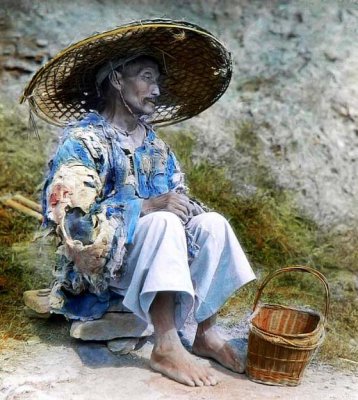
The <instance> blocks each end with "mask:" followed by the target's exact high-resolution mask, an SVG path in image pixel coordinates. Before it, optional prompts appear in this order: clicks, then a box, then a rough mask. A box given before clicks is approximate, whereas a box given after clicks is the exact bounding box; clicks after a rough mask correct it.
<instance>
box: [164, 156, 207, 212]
mask: <svg viewBox="0 0 358 400" xmlns="http://www.w3.org/2000/svg"><path fill="white" fill-rule="evenodd" d="M168 182H169V190H170V191H174V192H176V193H182V194H185V195H187V196H188V197H189V202H190V206H191V210H190V216H191V217H193V216H195V215H198V214H202V213H204V212H205V211H208V209H207V207H205V206H204V205H203V204H202V203H201V202H200V201H198V200H196V199H194V198H193V197H191V196H190V191H189V188H188V187H187V186H186V185H185V174H184V173H183V172H182V171H181V169H180V165H179V163H178V160H177V158H176V157H175V155H174V153H173V152H172V151H169V156H168Z"/></svg>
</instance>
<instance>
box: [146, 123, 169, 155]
mask: <svg viewBox="0 0 358 400" xmlns="http://www.w3.org/2000/svg"><path fill="white" fill-rule="evenodd" d="M147 140H149V142H150V143H151V144H152V145H153V146H154V147H156V148H157V149H159V150H160V151H162V152H166V153H169V151H170V147H169V145H168V144H167V143H166V142H165V141H164V140H163V139H161V138H160V137H159V136H158V135H157V134H156V132H155V131H154V130H153V129H149V131H148V135H147Z"/></svg>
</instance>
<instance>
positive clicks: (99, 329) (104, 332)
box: [70, 313, 153, 340]
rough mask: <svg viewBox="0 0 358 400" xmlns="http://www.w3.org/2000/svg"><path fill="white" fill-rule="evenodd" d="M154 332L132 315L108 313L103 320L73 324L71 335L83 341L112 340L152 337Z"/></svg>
mask: <svg viewBox="0 0 358 400" xmlns="http://www.w3.org/2000/svg"><path fill="white" fill-rule="evenodd" d="M152 333H153V330H152V329H151V328H149V327H148V324H147V323H146V322H144V321H143V320H141V319H140V318H138V317H137V316H135V315H134V314H131V313H106V314H105V315H104V316H103V317H102V318H101V319H97V320H93V321H85V322H82V321H76V322H73V323H72V326H71V331H70V335H71V336H72V337H74V338H76V339H82V340H111V339H116V338H129V337H132V338H133V337H142V336H150V335H151V334H152Z"/></svg>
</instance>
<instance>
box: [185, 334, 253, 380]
mask: <svg viewBox="0 0 358 400" xmlns="http://www.w3.org/2000/svg"><path fill="white" fill-rule="evenodd" d="M192 349H193V353H195V354H197V355H198V356H202V357H208V358H212V359H214V360H215V361H217V362H218V363H220V364H221V365H223V366H224V367H226V368H228V369H231V370H232V371H234V372H238V373H239V374H242V373H244V372H245V355H243V354H242V352H239V351H238V349H237V348H236V347H235V346H233V344H232V343H230V341H226V340H225V339H223V338H222V337H221V335H220V334H219V333H218V332H217V331H216V328H215V326H211V327H210V328H209V329H206V330H201V329H200V328H198V331H197V333H196V336H195V340H194V343H193V348H192Z"/></svg>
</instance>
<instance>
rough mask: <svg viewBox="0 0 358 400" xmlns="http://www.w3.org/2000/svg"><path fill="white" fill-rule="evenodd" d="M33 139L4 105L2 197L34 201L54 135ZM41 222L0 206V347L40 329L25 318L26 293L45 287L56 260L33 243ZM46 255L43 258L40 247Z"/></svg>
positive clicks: (1, 124)
mask: <svg viewBox="0 0 358 400" xmlns="http://www.w3.org/2000/svg"><path fill="white" fill-rule="evenodd" d="M40 130H41V139H40V140H39V139H37V138H36V137H29V135H28V127H27V125H26V124H25V123H24V122H23V121H22V120H21V119H20V118H19V117H18V116H17V115H16V114H15V113H14V112H9V111H6V115H5V112H4V110H3V108H2V107H1V106H0V144H1V147H0V149H1V150H0V170H1V175H0V196H7V195H9V194H14V193H16V192H19V193H21V194H23V195H24V196H26V197H28V198H31V199H32V200H34V201H38V199H39V187H40V186H41V182H42V179H43V173H44V171H45V168H46V160H47V157H48V149H49V147H50V145H51V143H52V141H53V138H52V137H51V135H50V134H49V133H48V132H47V131H45V130H43V129H41V126H40ZM38 228H39V223H38V222H37V221H36V220H35V219H34V218H32V217H28V216H25V215H23V214H20V213H18V212H16V211H13V210H11V209H9V208H6V207H4V206H2V205H1V203H0V347H1V346H2V345H4V344H5V342H6V340H7V339H9V338H13V339H25V338H27V337H29V336H31V335H32V334H33V333H34V331H36V329H37V326H34V324H32V323H31V322H30V321H29V319H28V318H26V316H25V315H24V311H23V303H22V293H23V292H24V291H25V290H29V289H32V288H35V287H42V286H47V285H48V284H49V282H50V280H51V273H50V271H51V268H52V265H51V263H52V260H51V256H50V252H46V249H47V244H46V243H41V242H36V243H35V242H34V241H33V239H34V233H35V232H36V231H37V230H38ZM40 246H41V248H42V254H41V255H40V254H39V247H40Z"/></svg>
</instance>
